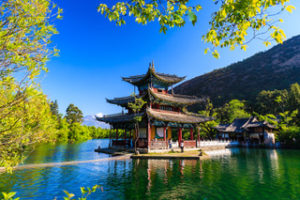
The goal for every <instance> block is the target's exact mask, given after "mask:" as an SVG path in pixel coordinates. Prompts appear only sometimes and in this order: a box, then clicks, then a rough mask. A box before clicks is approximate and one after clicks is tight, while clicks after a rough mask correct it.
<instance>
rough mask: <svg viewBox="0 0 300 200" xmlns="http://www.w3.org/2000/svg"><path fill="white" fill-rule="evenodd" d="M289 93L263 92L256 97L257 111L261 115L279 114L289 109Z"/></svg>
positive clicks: (281, 91) (280, 91) (277, 91)
mask: <svg viewBox="0 0 300 200" xmlns="http://www.w3.org/2000/svg"><path fill="white" fill-rule="evenodd" d="M288 96H289V94H288V91H287V90H273V91H266V90H263V91H261V92H260V93H259V94H258V95H257V97H256V108H255V110H256V111H257V112H259V113H260V114H278V113H279V112H285V111H286V110H287V109H288Z"/></svg>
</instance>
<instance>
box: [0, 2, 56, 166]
mask: <svg viewBox="0 0 300 200" xmlns="http://www.w3.org/2000/svg"><path fill="white" fill-rule="evenodd" d="M0 13H1V15H0V143H1V145H0V152H1V153H0V166H5V167H10V166H13V165H16V164H18V163H19V161H20V160H21V159H22V158H23V156H24V152H25V151H26V150H29V149H30V148H31V147H33V145H34V144H35V143H39V142H45V141H49V140H50V139H53V138H52V137H53V134H52V133H55V129H53V128H54V126H55V125H56V122H53V120H52V116H51V112H50V107H49V102H48V100H47V98H46V96H45V95H44V94H43V93H42V92H41V91H40V89H39V87H38V85H37V84H35V82H34V80H35V78H36V77H37V76H38V75H39V74H40V73H41V71H42V70H44V71H47V68H46V67H45V62H46V61H47V60H48V58H49V57H50V56H51V55H55V54H56V53H57V50H56V49H55V48H53V47H50V43H51V40H50V39H51V36H52V35H53V34H56V33H57V31H56V29H55V28H54V26H53V24H52V23H51V20H52V18H53V17H55V16H56V17H59V18H60V13H61V9H59V8H56V7H55V5H54V4H53V3H51V2H50V1H48V0H28V1H19V0H18V1H16V0H4V1H0ZM15 77H18V78H15Z"/></svg>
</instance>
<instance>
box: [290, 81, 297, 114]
mask: <svg viewBox="0 0 300 200" xmlns="http://www.w3.org/2000/svg"><path fill="white" fill-rule="evenodd" d="M288 101H289V108H290V110H295V109H298V108H299V107H300V85H299V84H298V83H294V84H292V85H291V86H290V91H289V99H288Z"/></svg>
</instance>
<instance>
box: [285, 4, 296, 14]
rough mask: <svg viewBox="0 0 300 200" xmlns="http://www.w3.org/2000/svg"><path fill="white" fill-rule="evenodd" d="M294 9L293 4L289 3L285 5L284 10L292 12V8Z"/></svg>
mask: <svg viewBox="0 0 300 200" xmlns="http://www.w3.org/2000/svg"><path fill="white" fill-rule="evenodd" d="M295 9H296V8H295V6H292V5H289V6H286V7H285V10H286V11H288V12H289V13H292V12H293V10H295Z"/></svg>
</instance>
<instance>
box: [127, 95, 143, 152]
mask: <svg viewBox="0 0 300 200" xmlns="http://www.w3.org/2000/svg"><path fill="white" fill-rule="evenodd" d="M133 96H134V102H132V103H131V102H129V103H128V107H129V109H131V110H132V111H133V113H134V114H135V115H136V114H138V113H139V112H140V111H141V110H142V108H143V107H144V105H145V104H146V103H147V102H146V101H144V100H143V99H142V98H137V97H136V95H135V94H133ZM134 120H135V125H134V126H135V142H134V150H135V152H137V148H136V146H137V141H138V139H139V132H140V131H139V130H140V129H139V122H141V121H142V116H139V115H136V116H135V117H134Z"/></svg>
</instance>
